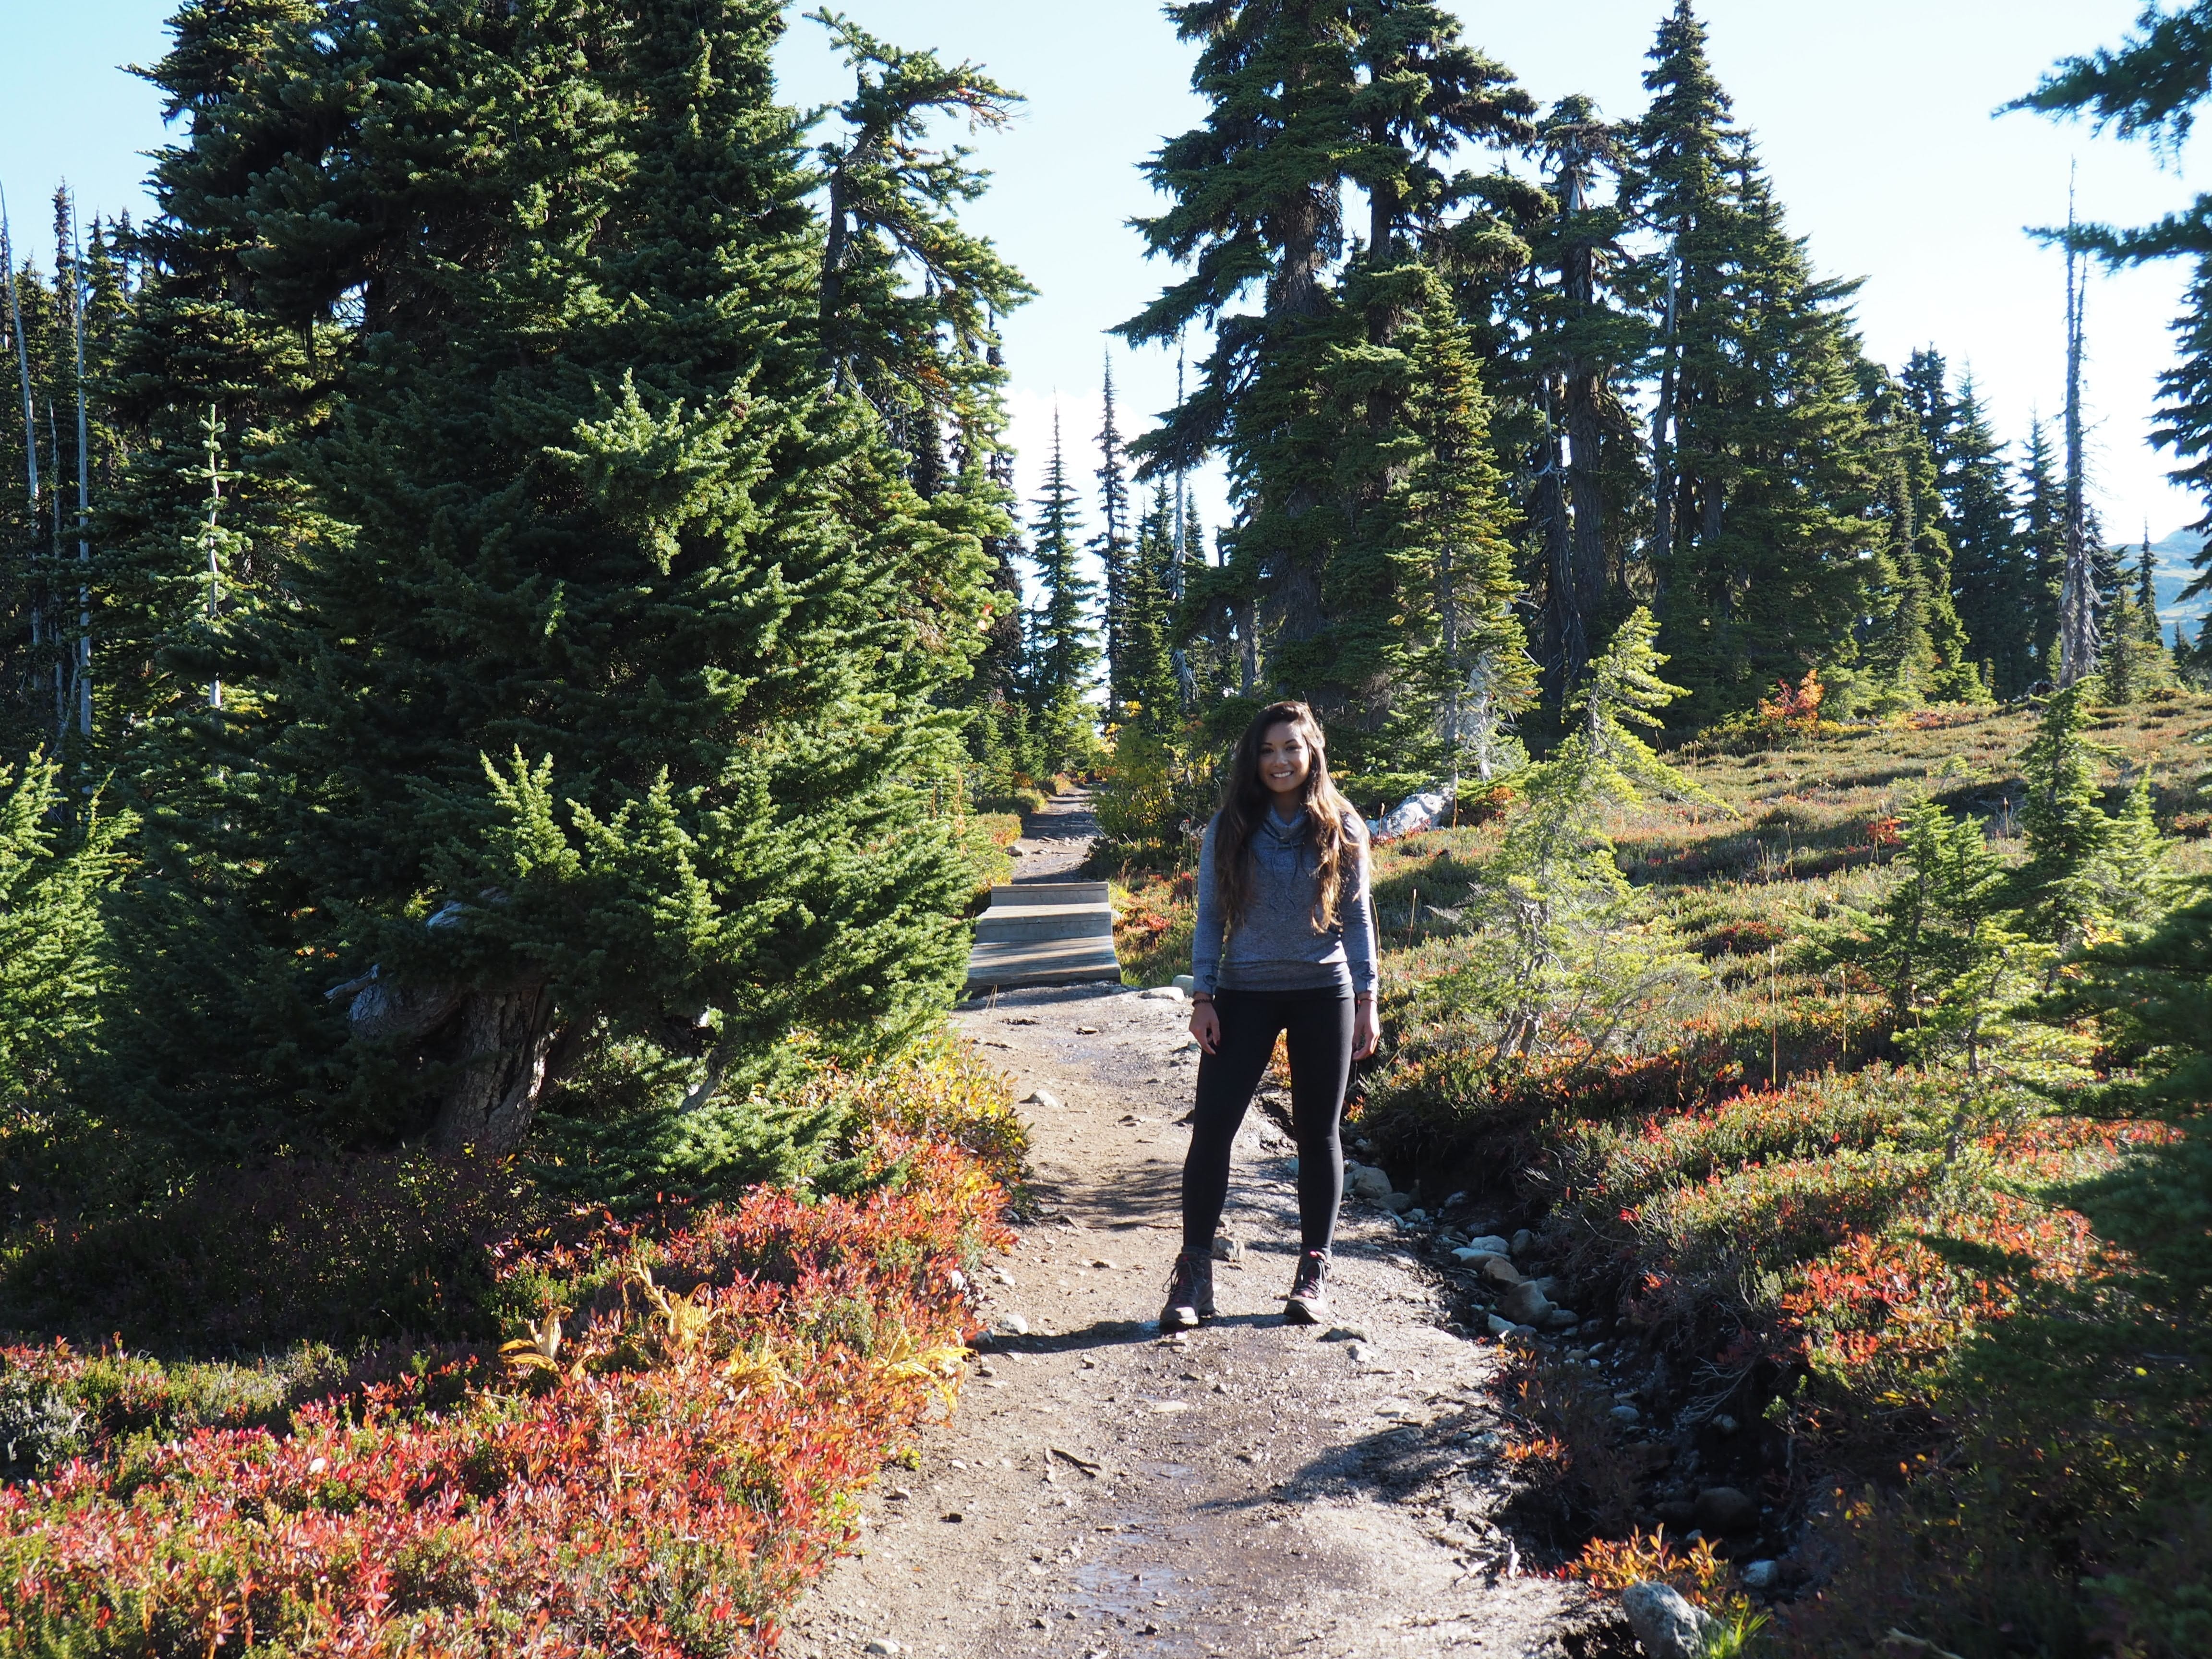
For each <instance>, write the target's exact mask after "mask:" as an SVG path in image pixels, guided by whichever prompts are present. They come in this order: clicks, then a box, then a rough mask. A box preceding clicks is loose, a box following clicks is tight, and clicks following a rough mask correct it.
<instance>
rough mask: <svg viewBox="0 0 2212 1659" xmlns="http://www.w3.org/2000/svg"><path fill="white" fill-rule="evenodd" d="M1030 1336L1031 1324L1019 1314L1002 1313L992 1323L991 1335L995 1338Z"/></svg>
mask: <svg viewBox="0 0 2212 1659" xmlns="http://www.w3.org/2000/svg"><path fill="white" fill-rule="evenodd" d="M991 1334H992V1335H994V1336H1027V1335H1028V1334H1030V1322H1029V1321H1028V1320H1026V1319H1024V1318H1023V1317H1022V1316H1021V1315H1019V1314H1018V1313H1002V1314H1000V1316H998V1317H997V1318H996V1319H994V1320H993V1321H992V1322H991Z"/></svg>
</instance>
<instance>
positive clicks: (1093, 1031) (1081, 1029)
mask: <svg viewBox="0 0 2212 1659" xmlns="http://www.w3.org/2000/svg"><path fill="white" fill-rule="evenodd" d="M1075 1035H1076V1036H1097V1035H1098V1028H1097V1026H1096V1025H1079V1026H1077V1027H1076V1028H1075Z"/></svg>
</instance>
